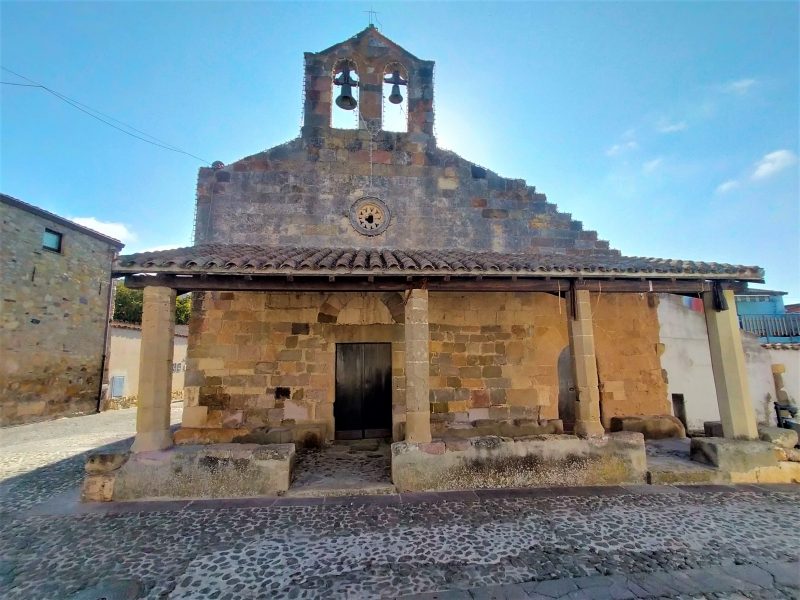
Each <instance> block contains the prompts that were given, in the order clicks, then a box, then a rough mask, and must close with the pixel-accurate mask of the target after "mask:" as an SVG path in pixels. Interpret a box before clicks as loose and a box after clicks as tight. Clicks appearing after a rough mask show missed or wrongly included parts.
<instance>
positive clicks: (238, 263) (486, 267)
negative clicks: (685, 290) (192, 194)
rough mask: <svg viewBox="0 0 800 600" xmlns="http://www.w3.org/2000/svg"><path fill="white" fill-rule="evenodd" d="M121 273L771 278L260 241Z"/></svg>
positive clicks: (138, 259)
mask: <svg viewBox="0 0 800 600" xmlns="http://www.w3.org/2000/svg"><path fill="white" fill-rule="evenodd" d="M115 267H116V269H115V270H116V272H131V271H132V270H133V269H137V270H139V271H147V270H149V269H152V270H155V271H158V270H162V271H163V270H170V271H181V272H204V271H207V272H222V273H224V272H245V273H247V272H265V273H308V274H313V273H315V272H320V273H356V274H357V273H360V272H365V273H369V272H372V273H386V274H389V275H391V274H392V273H398V274H399V273H408V272H413V273H419V274H426V273H429V274H431V275H433V274H456V275H470V274H489V275H491V274H497V275H502V274H515V273H519V274H530V275H537V274H542V275H544V274H548V273H555V274H558V273H564V274H567V275H568V274H570V273H581V274H586V273H592V274H596V275H614V274H620V275H627V276H631V275H633V274H639V273H644V274H656V275H660V276H672V275H674V276H678V275H681V276H691V277H700V276H703V275H714V276H725V275H728V276H730V277H731V278H734V279H736V278H742V277H744V278H746V279H750V280H753V279H763V271H762V270H761V269H760V268H759V267H755V266H742V265H730V264H725V263H716V262H702V261H688V260H682V259H662V258H649V257H636V256H622V255H620V254H618V253H617V252H615V251H611V250H594V251H592V252H590V253H587V254H583V255H570V254H556V253H546V252H541V251H539V252H527V253H526V252H492V251H473V250H465V249H458V248H453V249H421V250H413V249H400V248H317V247H272V246H257V245H252V244H215V243H210V244H202V245H198V246H188V247H184V248H175V249H173V250H160V251H155V252H141V253H138V254H130V255H125V256H121V257H119V259H118V260H117V261H116V262H115Z"/></svg>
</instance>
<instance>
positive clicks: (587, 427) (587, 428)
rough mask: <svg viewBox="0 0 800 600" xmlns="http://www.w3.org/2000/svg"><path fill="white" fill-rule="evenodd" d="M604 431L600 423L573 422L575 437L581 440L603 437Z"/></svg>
mask: <svg viewBox="0 0 800 600" xmlns="http://www.w3.org/2000/svg"><path fill="white" fill-rule="evenodd" d="M605 434H606V430H605V428H604V427H603V424H602V423H601V422H600V421H575V435H577V436H578V437H581V438H590V437H603V436H604V435H605Z"/></svg>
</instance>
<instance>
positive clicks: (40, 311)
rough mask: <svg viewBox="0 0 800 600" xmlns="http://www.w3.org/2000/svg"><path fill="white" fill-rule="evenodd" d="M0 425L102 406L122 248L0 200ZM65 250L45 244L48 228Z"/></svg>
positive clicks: (93, 409) (91, 410)
mask: <svg viewBox="0 0 800 600" xmlns="http://www.w3.org/2000/svg"><path fill="white" fill-rule="evenodd" d="M0 221H2V231H1V232H0V265H2V267H1V268H0V273H1V275H0V277H2V304H3V308H2V311H0V425H9V424H15V423H25V422H29V421H36V420H42V419H48V418H53V417H57V416H63V415H76V414H82V413H87V412H93V411H95V410H97V401H98V397H99V394H100V386H101V380H102V372H101V370H102V360H103V353H104V349H105V348H104V347H105V326H106V319H107V314H108V301H109V295H108V294H109V286H110V284H111V277H110V269H111V260H112V257H113V254H114V253H115V251H116V250H115V248H113V247H111V246H109V245H108V243H106V242H103V241H102V240H100V239H97V238H95V237H92V236H89V235H86V234H84V233H81V232H79V231H76V230H74V229H71V228H69V227H66V226H64V225H63V224H61V223H60V222H56V221H53V220H50V219H47V218H45V217H43V216H40V215H38V214H33V213H31V212H28V211H25V210H22V209H19V208H17V207H15V206H11V205H9V204H6V203H4V202H0ZM45 228H48V229H51V230H53V231H56V232H59V233H61V234H62V236H63V238H62V252H61V253H56V252H52V251H49V250H45V249H43V248H42V236H43V234H44V229H45Z"/></svg>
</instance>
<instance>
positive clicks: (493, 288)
mask: <svg viewBox="0 0 800 600" xmlns="http://www.w3.org/2000/svg"><path fill="white" fill-rule="evenodd" d="M424 279H427V282H426V283H425V285H426V287H427V289H428V290H429V291H432V292H556V293H557V292H559V291H560V292H562V293H564V292H566V291H567V290H569V289H575V290H589V291H591V292H601V291H602V293H606V292H615V293H645V292H654V293H673V294H696V293H698V292H703V291H708V290H710V289H711V284H710V283H709V282H708V281H705V280H697V279H676V280H670V279H650V280H647V279H645V280H640V279H627V280H626V279H614V280H609V279H581V280H576V279H570V278H563V279H545V278H518V279H517V280H516V281H514V280H512V279H506V278H503V279H500V278H496V279H495V278H482V279H477V278H452V277H451V278H450V279H449V280H447V279H445V278H444V277H442V278H435V279H432V278H409V277H393V278H389V277H387V278H380V279H377V278H376V279H375V280H374V281H369V280H368V279H367V278H366V277H337V278H336V279H335V280H333V281H331V279H330V278H329V277H311V276H309V277H295V278H294V279H293V280H287V278H286V277H285V276H275V277H270V276H258V275H252V276H250V277H249V278H246V277H243V276H241V275H204V276H201V275H196V276H176V275H128V276H127V277H126V278H125V285H126V286H127V287H129V288H132V289H141V288H144V287H147V286H151V285H158V286H164V287H170V288H173V289H175V290H177V291H178V292H179V293H184V292H203V291H261V292H389V291H405V290H408V289H411V288H418V287H420V286H421V285H422V284H423V280H424ZM740 286H741V284H737V283H735V282H725V283H723V287H724V288H726V289H739V288H740Z"/></svg>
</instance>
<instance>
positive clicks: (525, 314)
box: [430, 292, 567, 422]
mask: <svg viewBox="0 0 800 600" xmlns="http://www.w3.org/2000/svg"><path fill="white" fill-rule="evenodd" d="M430 323H431V325H430V329H431V343H430V352H431V412H432V419H433V420H434V421H455V422H459V421H462V422H465V421H474V420H479V419H493V420H505V419H513V418H531V419H538V418H542V419H557V418H558V416H559V415H558V373H557V369H556V364H557V361H558V355H559V353H560V352H561V351H562V350H563V349H564V347H565V346H566V345H567V316H566V312H565V308H564V301H563V300H559V299H558V298H557V297H556V296H553V295H550V294H532V293H523V292H517V293H482V294H446V293H431V294H430Z"/></svg>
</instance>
